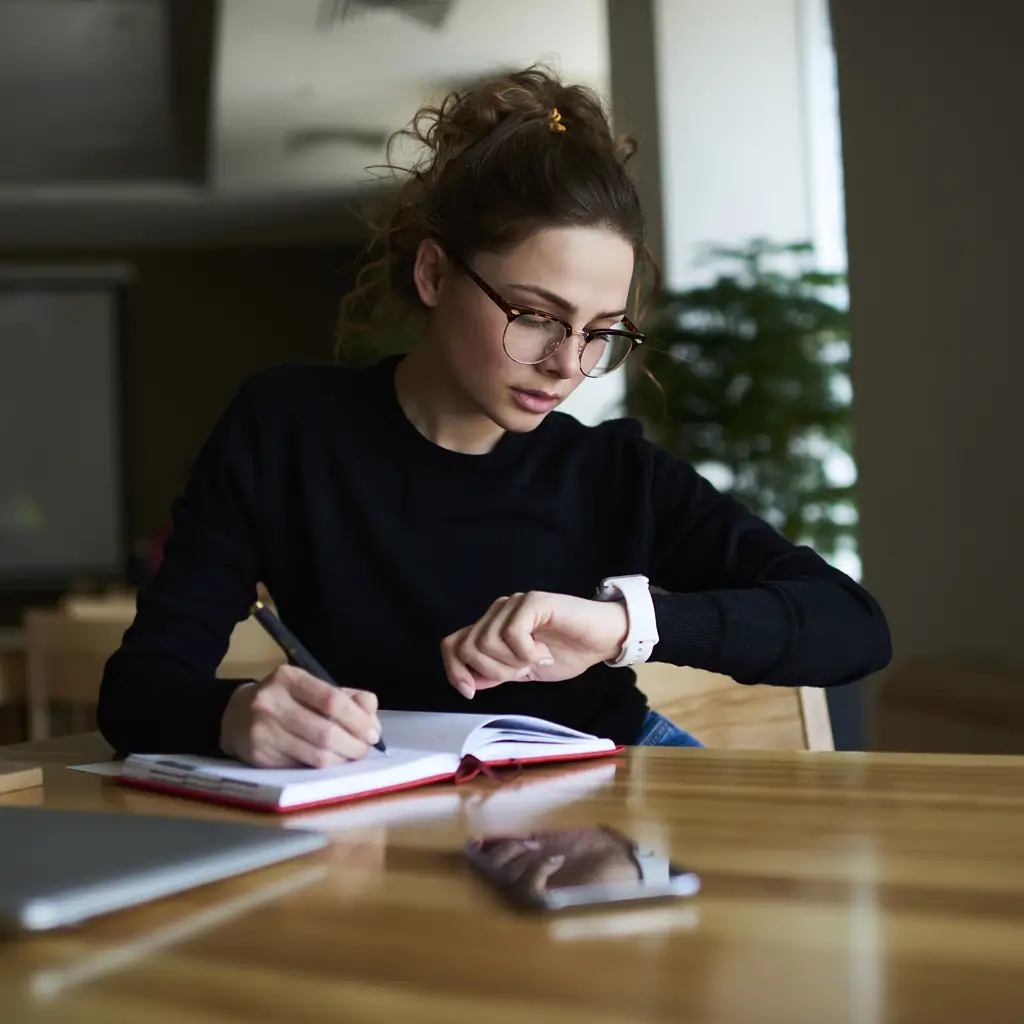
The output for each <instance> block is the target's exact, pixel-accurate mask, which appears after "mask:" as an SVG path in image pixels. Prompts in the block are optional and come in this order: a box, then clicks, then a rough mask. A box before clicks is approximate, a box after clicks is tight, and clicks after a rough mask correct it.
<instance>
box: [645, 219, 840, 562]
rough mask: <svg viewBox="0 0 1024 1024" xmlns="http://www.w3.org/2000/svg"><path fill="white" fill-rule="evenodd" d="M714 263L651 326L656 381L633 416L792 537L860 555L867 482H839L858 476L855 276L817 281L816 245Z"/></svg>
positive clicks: (827, 553)
mask: <svg viewBox="0 0 1024 1024" xmlns="http://www.w3.org/2000/svg"><path fill="white" fill-rule="evenodd" d="M709 255H710V258H711V260H712V267H713V269H714V270H715V272H716V276H715V277H714V279H713V280H712V281H711V283H710V284H707V285H704V286H700V287H693V288H688V289H686V290H683V291H674V292H665V293H663V294H661V296H660V297H658V298H657V299H656V300H655V302H654V305H653V306H652V309H651V311H650V312H649V313H648V315H647V317H646V318H645V330H646V333H647V337H648V341H647V343H646V344H645V345H644V349H645V360H644V363H645V366H646V369H647V370H648V371H649V372H650V375H651V377H653V379H654V381H656V382H657V383H656V385H655V384H654V383H652V382H651V381H650V380H648V379H647V378H646V377H645V375H643V374H634V376H633V380H632V383H631V387H630V396H629V408H630V412H631V413H632V414H633V415H636V416H638V417H639V418H640V419H641V420H643V421H644V423H645V426H646V428H647V432H648V436H649V437H650V438H651V439H652V440H653V441H656V442H657V443H659V444H661V445H663V446H664V447H666V448H668V449H669V450H670V451H673V452H675V453H677V454H678V455H681V456H682V457H684V458H686V459H687V460H688V461H690V462H691V463H693V464H694V465H696V466H697V467H698V468H699V469H701V470H702V471H704V472H705V473H706V474H707V475H708V476H709V478H711V479H712V480H713V482H715V483H716V484H719V485H720V486H723V487H724V489H726V490H728V491H729V492H730V493H731V494H732V495H733V496H735V497H736V498H738V499H739V500H740V501H742V502H743V503H744V504H745V505H747V507H748V508H750V509H751V511H753V512H755V513H756V514H758V515H760V516H762V517H763V518H765V519H766V520H768V522H770V523H772V525H774V526H775V527H776V528H777V529H779V530H780V532H781V533H782V534H784V535H785V536H786V537H788V538H789V539H791V540H793V541H794V542H796V543H806V544H810V545H811V546H812V547H813V548H815V549H816V550H817V551H818V552H819V553H820V554H821V555H823V556H824V557H826V558H830V557H831V558H834V557H835V556H836V554H837V553H839V552H841V551H843V550H846V551H850V550H855V534H856V506H855V504H854V482H853V480H852V478H851V479H847V480H837V479H835V474H834V472H832V471H831V470H830V467H832V466H834V465H835V464H836V462H837V461H845V462H846V464H847V465H848V466H852V462H851V461H850V459H849V458H847V459H845V460H843V459H842V455H843V454H844V453H845V455H846V456H849V455H850V453H851V441H852V436H851V435H852V422H851V413H850V403H849V378H848V376H847V371H848V363H849V345H848V321H847V313H846V310H845V308H844V306H843V303H842V301H841V298H837V295H838V296H841V295H842V293H843V285H844V283H845V282H844V278H843V276H842V275H839V274H827V273H822V272H820V271H817V270H815V269H813V267H812V266H811V265H810V264H811V257H812V248H811V246H810V245H808V244H806V243H797V244H777V243H773V242H771V241H768V240H765V239H754V240H752V241H750V242H749V243H747V244H746V245H745V246H743V247H742V248H737V249H730V248H713V249H711V250H710V254H709ZM837 456H838V457H839V458H838V459H837ZM849 475H850V476H851V477H852V474H849Z"/></svg>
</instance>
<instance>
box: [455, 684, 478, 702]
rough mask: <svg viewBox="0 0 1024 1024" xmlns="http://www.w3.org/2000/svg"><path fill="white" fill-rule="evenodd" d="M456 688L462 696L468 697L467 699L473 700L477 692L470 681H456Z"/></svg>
mask: <svg viewBox="0 0 1024 1024" xmlns="http://www.w3.org/2000/svg"><path fill="white" fill-rule="evenodd" d="M455 689H456V690H458V691H459V693H461V694H462V696H463V697H465V698H466V700H472V699H473V696H474V694H475V693H476V687H475V686H471V685H470V684H469V683H463V682H459V683H456V684H455Z"/></svg>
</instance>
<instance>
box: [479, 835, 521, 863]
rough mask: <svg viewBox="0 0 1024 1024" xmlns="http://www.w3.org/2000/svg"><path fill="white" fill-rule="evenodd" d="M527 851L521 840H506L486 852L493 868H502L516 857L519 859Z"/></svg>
mask: <svg viewBox="0 0 1024 1024" xmlns="http://www.w3.org/2000/svg"><path fill="white" fill-rule="evenodd" d="M527 849H528V848H527V846H526V844H525V842H523V840H521V839H508V840H506V841H505V842H503V843H501V844H500V845H499V846H498V847H496V848H494V849H491V850H488V851H487V852H488V856H489V857H490V859H491V863H492V864H493V865H494V867H496V868H503V867H505V865H506V864H510V863H511V862H512V861H514V860H515V859H516V858H517V857H521V856H522V855H523V854H524V853H526V852H527Z"/></svg>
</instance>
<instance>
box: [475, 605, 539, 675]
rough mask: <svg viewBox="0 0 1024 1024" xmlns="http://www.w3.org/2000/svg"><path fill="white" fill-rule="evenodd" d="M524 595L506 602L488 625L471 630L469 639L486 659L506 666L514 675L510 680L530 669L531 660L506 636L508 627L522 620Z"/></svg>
mask: <svg viewBox="0 0 1024 1024" xmlns="http://www.w3.org/2000/svg"><path fill="white" fill-rule="evenodd" d="M524 596H525V595H523V594H513V595H512V596H511V597H510V598H508V599H507V600H505V602H504V603H503V604H502V606H501V608H500V609H498V610H497V611H496V613H495V614H494V615H492V616H490V617H489V620H488V621H487V623H486V625H482V626H481V624H479V623H478V624H477V626H476V627H474V628H473V629H471V630H470V634H469V639H470V641H471V642H472V643H473V644H474V645H475V647H476V649H477V650H479V651H480V653H481V654H483V655H484V656H485V657H488V658H490V659H491V660H493V661H495V662H497V663H498V664H500V665H503V666H506V671H509V672H511V673H512V675H511V676H510V678H513V679H514V678H516V677H518V676H520V675H525V674H526V672H528V671H529V669H530V658H529V657H525V658H524V657H522V656H521V655H520V654H519V653H517V652H516V651H515V650H514V649H513V648H512V647H511V646H510V645H509V643H508V641H507V639H506V636H507V632H508V625H509V623H510V622H512V621H514V620H515V619H517V618H521V617H522V616H521V609H522V607H523V601H524Z"/></svg>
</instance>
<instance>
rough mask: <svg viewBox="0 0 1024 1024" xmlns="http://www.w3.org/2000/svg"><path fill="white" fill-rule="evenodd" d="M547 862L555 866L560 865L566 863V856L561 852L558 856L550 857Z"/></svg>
mask: <svg viewBox="0 0 1024 1024" xmlns="http://www.w3.org/2000/svg"><path fill="white" fill-rule="evenodd" d="M547 863H548V864H550V865H551V867H553V868H555V867H560V866H561V865H562V864H564V863H565V857H564V856H562V854H559V855H558V856H557V857H548V858H547Z"/></svg>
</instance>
